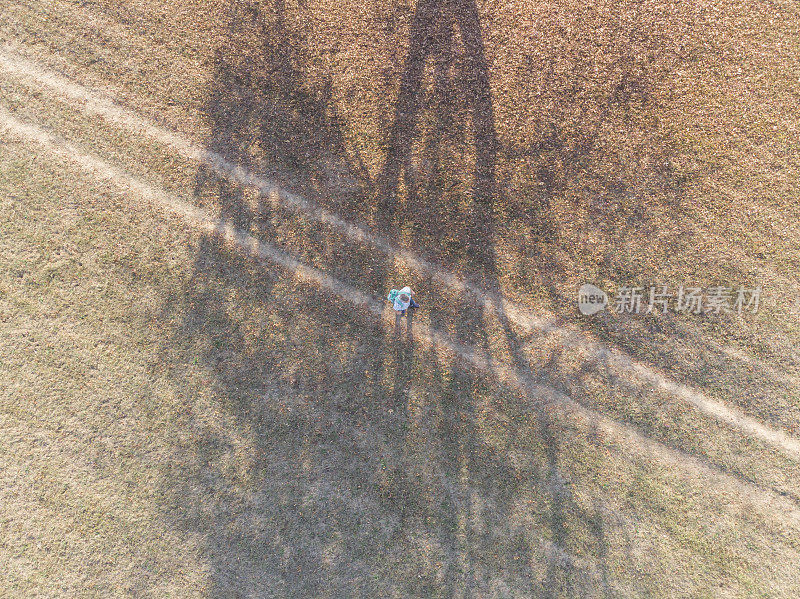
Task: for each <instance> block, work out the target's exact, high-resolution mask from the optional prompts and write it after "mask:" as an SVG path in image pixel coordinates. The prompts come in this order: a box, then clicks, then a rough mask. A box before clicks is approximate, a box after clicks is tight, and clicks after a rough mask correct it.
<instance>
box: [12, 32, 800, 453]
mask: <svg viewBox="0 0 800 599" xmlns="http://www.w3.org/2000/svg"><path fill="white" fill-rule="evenodd" d="M0 70H3V71H5V72H6V73H7V74H10V75H13V76H15V77H18V78H21V79H23V80H25V81H26V82H27V83H29V84H33V85H35V86H38V87H40V88H46V89H48V90H50V91H51V92H53V93H55V94H56V95H57V99H58V100H60V101H66V102H69V103H71V104H72V105H74V106H75V107H77V108H79V109H80V110H81V111H83V112H85V113H86V114H88V115H91V116H96V117H101V118H103V119H105V120H106V121H108V122H110V123H113V124H115V125H117V126H119V127H122V128H124V129H125V130H127V131H129V132H130V133H133V134H136V135H143V136H145V137H148V138H150V139H152V140H154V141H156V142H158V143H161V144H164V145H165V146H167V147H169V148H171V149H172V150H174V151H175V152H177V153H179V154H180V155H181V156H183V157H184V158H186V159H189V160H193V161H196V162H199V163H201V164H203V165H205V166H206V167H208V168H209V169H211V170H212V171H213V172H214V173H216V174H217V175H218V176H220V177H223V178H226V179H230V180H232V181H234V182H235V183H237V184H240V185H248V186H252V187H254V188H256V189H258V190H259V192H260V194H261V195H262V196H263V197H264V198H265V199H268V200H269V201H270V202H272V203H273V204H274V205H276V206H279V207H282V208H285V209H288V210H291V211H295V212H301V213H303V215H304V216H305V217H306V218H308V219H310V220H312V221H316V222H318V223H321V224H324V225H326V226H329V227H331V228H333V229H336V230H338V231H340V232H341V233H343V234H344V235H346V236H347V237H348V238H349V239H350V240H352V241H353V242H355V243H360V244H368V245H370V246H372V247H373V248H375V249H377V250H378V251H380V252H383V253H384V254H386V255H387V256H389V257H391V258H393V259H395V260H397V261H400V262H402V263H404V264H405V265H406V266H407V267H408V268H410V269H412V270H414V271H416V272H418V273H421V274H424V275H426V276H429V277H431V278H432V279H434V280H436V281H439V282H440V283H442V284H443V285H445V286H446V287H448V288H450V289H451V290H453V291H455V292H457V293H459V294H469V295H471V296H472V297H473V298H474V299H475V301H476V302H477V303H478V305H479V306H480V307H481V308H482V309H483V310H485V311H487V312H490V313H494V314H495V315H496V316H498V317H502V318H503V319H507V320H508V321H510V322H512V323H514V324H515V325H517V326H519V327H521V329H522V330H523V331H525V332H526V333H529V332H532V331H536V332H539V333H545V334H550V335H554V336H557V337H558V343H559V344H560V345H561V346H562V347H564V348H569V349H576V350H578V351H579V352H580V354H581V356H582V358H583V359H584V360H585V361H586V362H587V363H588V364H591V365H592V366H593V367H596V368H599V369H608V370H609V371H611V372H612V373H613V374H615V375H616V376H619V377H621V378H623V379H626V380H630V379H631V378H633V379H634V380H635V381H636V383H637V384H638V385H647V386H653V387H655V388H656V389H659V390H662V391H665V392H666V393H668V394H669V395H670V396H671V397H673V398H675V399H678V400H681V401H683V402H685V403H687V404H689V405H691V406H693V407H694V408H695V409H697V410H698V411H700V412H701V413H703V414H704V415H706V416H708V417H710V418H713V419H715V420H717V421H718V422H721V423H724V424H725V425H726V426H729V427H731V428H734V429H737V430H738V431H740V432H741V433H742V434H744V435H747V436H749V437H751V438H754V439H758V440H759V441H761V442H763V443H765V444H767V445H769V446H770V447H772V448H774V449H776V450H778V451H780V452H781V453H783V454H784V455H786V456H788V457H790V458H792V459H794V460H800V440H798V439H796V438H794V437H792V436H790V435H789V434H787V433H786V432H784V431H782V430H779V429H776V428H772V427H770V426H767V425H765V424H763V423H761V422H759V421H758V420H756V419H754V418H752V417H750V416H748V415H746V414H744V413H743V412H742V411H741V410H738V409H736V408H734V407H732V406H730V405H728V404H726V403H724V402H723V401H721V400H719V399H716V398H712V397H709V396H708V395H706V394H704V393H702V392H699V391H697V390H695V389H692V388H690V387H688V386H686V385H683V384H681V383H677V382H675V381H673V380H671V379H669V378H668V377H667V376H666V375H664V374H663V373H662V372H660V371H659V370H657V369H655V368H652V367H650V366H648V365H645V364H642V363H640V362H637V361H636V360H634V359H633V358H631V357H630V356H629V355H627V354H625V353H624V352H621V351H619V350H616V349H614V348H609V347H606V346H604V345H603V344H601V343H599V342H597V341H595V340H593V339H591V338H589V336H588V335H587V334H586V333H584V332H582V331H580V330H579V329H578V328H577V327H572V326H568V325H563V324H560V323H558V322H557V320H556V319H555V317H554V316H553V315H551V314H547V313H543V314H541V315H540V314H534V313H532V312H531V311H529V310H527V309H526V308H524V307H523V306H520V305H518V304H515V303H511V302H508V301H506V300H504V299H503V298H501V297H499V296H497V295H496V294H494V293H491V292H489V291H487V290H484V289H481V288H480V287H478V286H476V285H474V284H472V283H470V282H469V281H467V280H465V279H463V278H461V277H458V276H457V275H454V274H453V273H451V272H449V271H447V270H445V269H442V268H440V267H438V266H436V265H435V264H432V263H430V262H428V261H426V260H424V259H422V258H421V257H419V256H418V255H417V254H415V253H413V252H410V251H408V250H406V249H403V248H399V247H397V246H395V245H394V244H392V243H391V242H390V241H389V240H387V239H385V238H383V237H381V236H379V235H376V234H374V233H372V232H370V231H369V230H367V229H366V228H364V227H362V226H360V225H357V224H354V223H351V222H349V221H347V220H345V219H343V218H341V217H340V216H338V215H337V214H334V213H332V212H330V211H328V210H326V209H324V208H321V207H320V206H318V205H316V204H314V203H313V202H311V201H309V200H307V199H305V198H303V197H300V196H298V195H296V194H293V193H290V192H288V191H287V190H285V189H282V188H281V187H279V186H278V185H276V184H275V183H273V182H272V181H269V180H268V179H266V178H264V177H262V176H259V175H258V174H255V173H253V172H250V171H249V170H247V169H244V168H242V167H240V166H238V165H236V164H233V163H231V162H230V161H228V160H227V159H226V158H225V157H224V156H221V155H220V154H218V153H216V152H212V151H209V150H208V149H206V148H204V147H203V146H201V145H199V144H196V143H194V142H193V141H192V140H191V139H189V138H188V137H186V136H184V135H182V134H179V133H175V132H172V131H169V130H167V129H165V128H164V127H161V126H159V125H158V124H156V123H154V122H152V121H150V120H149V119H146V118H144V117H142V116H140V115H138V114H137V113H135V112H134V111H132V110H129V109H127V108H124V107H122V106H120V105H118V104H116V103H115V102H114V101H113V100H111V99H110V98H109V97H108V96H107V95H105V94H100V93H97V92H94V91H91V90H89V89H87V88H85V87H83V86H81V85H79V84H76V83H74V82H72V81H70V80H68V79H66V78H65V77H63V76H61V75H58V74H56V73H53V72H51V71H49V70H46V69H44V68H41V67H40V66H38V65H37V64H35V63H33V62H31V61H30V60H27V59H25V58H22V57H21V56H19V55H17V54H15V53H14V52H12V51H10V50H9V49H8V48H3V49H0ZM187 206H188V205H187ZM248 243H251V242H250V241H248ZM324 276H328V275H324ZM358 293H359V294H361V292H358ZM361 296H363V298H362V299H363V300H364V301H361V300H359V302H360V303H366V302H367V299H366V298H367V297H368V296H366V295H364V294H361ZM372 301H374V300H372Z"/></svg>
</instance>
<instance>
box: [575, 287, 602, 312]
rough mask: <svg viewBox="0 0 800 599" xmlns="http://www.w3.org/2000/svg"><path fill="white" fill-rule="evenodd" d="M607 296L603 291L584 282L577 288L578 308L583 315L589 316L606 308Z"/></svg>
mask: <svg viewBox="0 0 800 599" xmlns="http://www.w3.org/2000/svg"><path fill="white" fill-rule="evenodd" d="M607 305H608V296H607V295H606V293H605V291H603V290H602V289H600V288H599V287H596V286H594V285H592V284H591V283H586V284H585V285H582V286H581V288H580V289H578V310H580V312H581V314H583V315H584V316H591V315H593V314H597V313H598V312H601V311H602V310H605V309H606V306H607Z"/></svg>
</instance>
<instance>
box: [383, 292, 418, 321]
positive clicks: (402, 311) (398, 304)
mask: <svg viewBox="0 0 800 599" xmlns="http://www.w3.org/2000/svg"><path fill="white" fill-rule="evenodd" d="M387 299H388V300H389V301H390V302H391V304H392V308H394V310H395V312H397V314H398V316H405V315H406V310H408V309H409V308H419V304H418V303H417V302H415V301H414V292H413V291H411V287H403V288H402V289H392V290H391V291H390V292H389V296H388V297H387Z"/></svg>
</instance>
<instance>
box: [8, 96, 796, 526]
mask: <svg viewBox="0 0 800 599" xmlns="http://www.w3.org/2000/svg"><path fill="white" fill-rule="evenodd" d="M0 128H2V129H3V130H5V131H6V132H7V133H8V134H11V135H14V136H15V137H18V138H20V139H23V140H25V141H27V142H33V143H36V144H39V145H40V146H42V147H43V148H44V149H45V150H47V151H48V152H50V153H52V154H54V155H56V156H59V157H61V158H63V159H66V160H67V161H69V162H71V163H72V164H74V165H76V166H78V167H79V168H81V169H82V170H84V171H86V172H87V173H89V174H91V175H92V176H95V177H97V178H99V179H101V180H106V181H108V182H110V183H112V184H113V185H115V186H117V187H119V188H120V189H122V190H123V191H125V192H126V193H127V194H128V195H129V196H131V195H135V196H138V198H140V200H139V201H137V200H135V199H133V198H131V201H132V203H133V207H136V208H140V207H141V206H140V204H141V203H142V201H143V202H144V204H145V205H147V206H149V207H151V208H155V209H157V210H161V211H166V212H167V213H168V214H170V215H172V216H174V217H177V218H180V219H182V220H184V221H187V222H189V223H190V224H191V225H193V226H194V227H196V228H197V229H199V230H201V231H202V232H204V233H206V234H212V235H215V236H219V237H220V238H222V239H224V240H225V241H226V242H227V244H229V246H230V248H231V249H233V250H235V251H239V252H243V253H244V254H246V255H249V256H251V257H252V258H255V259H257V260H259V261H262V262H264V263H271V264H273V265H276V266H278V267H280V268H282V269H285V270H286V271H288V272H289V273H291V275H292V276H294V277H297V278H298V279H301V280H303V281H304V282H307V283H310V284H313V285H315V286H319V287H321V288H323V289H325V290H327V291H329V292H332V293H335V294H336V295H338V296H339V297H341V298H342V299H343V300H345V301H348V302H350V303H351V304H353V305H354V306H356V307H357V308H360V309H364V310H367V311H368V312H370V313H371V314H373V315H374V316H375V317H377V318H379V319H380V322H381V323H382V325H383V326H384V327H386V328H387V329H390V330H393V329H394V327H395V319H394V316H393V315H392V314H389V311H388V310H386V309H384V304H383V302H381V301H377V300H376V299H375V298H374V296H372V295H369V294H365V293H363V292H361V291H359V290H357V289H355V288H353V287H352V286H350V285H347V284H345V283H342V282H341V281H339V280H337V279H336V278H334V277H332V276H330V275H328V274H326V273H324V272H322V271H320V270H319V269H316V268H313V267H310V266H307V265H306V264H304V263H302V262H301V261H299V260H297V259H296V258H294V257H293V256H291V255H289V254H287V253H286V252H284V251H282V250H279V249H277V248H275V247H274V246H272V245H270V244H267V243H264V242H262V241H259V240H258V239H255V238H254V237H253V236H251V235H249V234H247V233H245V232H242V231H239V230H237V229H236V228H235V227H233V226H232V225H231V224H230V223H228V222H226V221H223V220H219V219H216V218H214V217H213V216H212V215H211V214H210V213H208V212H207V211H205V210H203V209H201V208H198V207H196V206H194V205H192V204H190V203H188V202H187V201H185V200H183V199H181V198H179V197H176V196H174V195H172V194H170V193H168V192H166V191H165V190H163V189H159V188H156V187H154V186H152V185H150V184H148V183H146V182H144V181H142V180H140V179H138V178H136V177H133V176H131V175H129V174H127V173H125V172H124V171H122V170H120V169H118V168H116V167H114V166H113V165H111V164H108V163H107V162H105V161H103V160H101V159H98V158H96V157H94V156H92V155H90V154H88V153H86V152H85V151H83V150H82V149H80V148H78V147H76V146H75V145H74V144H71V143H69V142H66V141H64V140H62V139H60V138H58V137H57V136H55V135H53V134H51V133H48V132H46V131H45V130H44V129H42V128H40V127H38V126H35V125H31V124H27V123H24V122H22V121H20V120H18V119H17V118H15V117H14V116H13V115H12V114H11V113H9V112H7V111H6V110H4V109H0ZM414 335H415V338H416V339H417V340H418V341H420V342H421V343H424V344H428V345H429V346H433V347H434V348H435V349H436V350H437V351H441V352H445V353H449V354H454V355H456V356H458V357H459V358H461V359H462V360H464V361H466V362H467V363H469V364H470V365H471V366H472V367H474V368H476V369H478V370H481V371H483V372H486V373H489V374H492V375H493V376H495V377H496V378H497V379H498V380H500V381H502V382H503V383H504V384H507V385H509V386H512V387H515V388H517V389H520V390H522V391H524V392H525V393H526V394H527V396H529V397H530V398H531V399H534V400H536V401H539V402H542V403H543V404H545V405H556V406H559V407H560V408H561V409H563V410H565V411H566V412H567V413H568V414H569V416H570V417H573V418H576V419H578V420H580V421H582V422H584V423H587V424H589V425H591V426H594V427H596V429H597V430H599V431H602V432H603V433H605V434H606V435H608V436H609V437H612V438H614V439H616V440H617V441H618V442H619V443H620V445H621V446H623V447H624V448H625V449H626V450H627V451H628V452H630V453H631V454H633V455H638V454H643V455H646V456H648V457H649V458H652V459H655V460H658V461H660V462H661V463H663V464H665V465H668V466H670V467H675V468H678V469H680V470H681V471H682V476H686V477H687V478H689V479H691V480H695V481H696V480H697V479H699V480H701V481H702V482H703V483H704V484H705V483H712V484H714V485H715V486H718V487H721V488H722V489H725V490H729V491H730V492H731V493H735V494H737V495H738V496H739V497H743V498H746V499H747V501H748V502H749V503H750V504H752V505H753V506H757V507H758V508H759V509H760V510H763V511H765V513H768V514H771V515H772V517H775V516H778V517H779V518H780V519H781V521H783V522H786V523H787V524H789V525H791V526H793V527H796V528H800V510H798V509H797V507H796V506H795V505H794V504H793V503H792V502H791V501H789V500H788V499H787V498H786V497H783V496H781V495H780V494H778V493H774V492H772V491H768V490H764V489H762V488H759V487H757V486H755V485H751V484H748V483H745V482H743V481H741V480H739V479H738V478H736V477H734V476H731V475H729V474H726V473H724V472H722V471H720V470H717V469H715V468H714V467H712V466H709V465H708V464H706V463H705V462H703V461H702V460H700V459H698V458H695V457H694V456H691V455H688V454H685V453H683V452H681V451H679V450H676V449H673V448H670V447H667V446H664V445H662V444H660V443H658V442H657V441H654V440H652V439H649V438H648V437H646V436H644V435H642V434H641V433H639V432H638V431H637V430H635V429H634V428H632V427H630V426H627V425H625V424H622V423H619V422H616V421H614V420H611V419H609V418H607V417H606V416H603V415H601V414H599V413H597V412H595V411H594V410H591V409H588V408H586V407H584V406H582V405H580V404H578V403H577V402H575V401H573V400H572V399H570V398H569V397H567V396H565V395H563V394H561V393H559V392H558V391H556V390H554V389H552V388H551V387H547V386H545V385H541V384H537V383H536V382H534V381H532V380H530V378H529V377H527V376H526V375H525V374H523V373H521V372H519V370H518V369H516V368H514V367H512V366H509V365H507V364H503V363H500V362H497V361H496V360H494V359H493V358H492V357H491V356H489V355H487V354H486V353H484V352H482V351H480V350H478V349H476V348H473V347H469V346H465V345H462V344H459V343H456V342H454V341H452V340H451V339H450V338H449V337H448V336H447V335H445V334H443V333H441V332H440V331H438V330H436V329H433V328H431V327H428V326H425V325H420V326H418V327H415V331H414Z"/></svg>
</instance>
